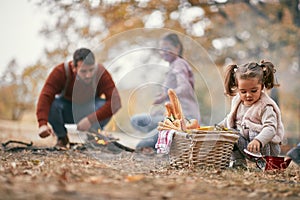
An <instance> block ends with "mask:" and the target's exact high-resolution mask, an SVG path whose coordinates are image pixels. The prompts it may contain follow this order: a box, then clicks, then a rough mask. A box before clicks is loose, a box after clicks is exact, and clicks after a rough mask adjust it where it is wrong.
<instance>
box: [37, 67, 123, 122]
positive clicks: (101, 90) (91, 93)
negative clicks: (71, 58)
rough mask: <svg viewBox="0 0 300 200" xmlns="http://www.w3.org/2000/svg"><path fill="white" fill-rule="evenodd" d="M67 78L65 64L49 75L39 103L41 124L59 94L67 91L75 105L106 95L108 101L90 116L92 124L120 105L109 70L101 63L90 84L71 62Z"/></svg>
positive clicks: (38, 115) (115, 110)
mask: <svg viewBox="0 0 300 200" xmlns="http://www.w3.org/2000/svg"><path fill="white" fill-rule="evenodd" d="M68 70H69V72H68V79H67V74H66V71H65V68H64V63H61V64H59V65H57V66H56V67H55V68H54V69H53V70H52V72H51V73H50V74H49V76H48V78H47V80H46V82H45V84H44V86H43V88H42V91H41V93H40V96H39V99H38V103H37V110H36V115H37V120H38V124H39V126H42V125H45V124H47V122H48V115H49V111H50V107H51V104H52V102H53V101H54V98H55V96H56V95H59V94H61V93H62V91H63V90H64V98H65V99H66V100H69V101H72V102H73V103H76V104H83V103H85V102H88V101H92V100H93V99H94V98H95V97H103V96H104V97H105V100H106V102H105V104H104V105H103V106H102V107H101V108H100V109H98V110H96V111H95V112H94V113H91V114H89V115H88V116H87V117H88V119H89V121H90V122H91V123H94V122H96V121H97V120H98V121H102V120H104V119H106V118H109V117H111V116H112V115H113V114H114V113H116V112H117V111H118V110H119V109H120V108H121V100H120V96H119V92H118V90H117V88H116V87H115V84H114V82H113V79H112V77H111V75H110V74H109V72H108V71H107V70H106V69H105V68H104V67H103V66H102V65H100V64H98V68H97V70H96V72H95V75H94V78H93V81H92V83H91V84H86V83H84V82H83V81H82V80H81V79H79V78H78V77H77V73H76V72H74V71H73V70H72V66H71V62H68Z"/></svg>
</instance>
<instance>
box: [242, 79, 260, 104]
mask: <svg viewBox="0 0 300 200" xmlns="http://www.w3.org/2000/svg"><path fill="white" fill-rule="evenodd" d="M237 81H238V92H239V95H240V97H241V100H242V102H243V103H244V105H245V106H251V105H252V104H254V103H255V102H256V101H258V100H259V98H260V95H261V92H262V84H261V83H259V81H258V78H249V79H238V80H237Z"/></svg>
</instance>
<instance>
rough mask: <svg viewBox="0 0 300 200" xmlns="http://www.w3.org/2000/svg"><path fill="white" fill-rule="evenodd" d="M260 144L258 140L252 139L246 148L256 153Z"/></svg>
mask: <svg viewBox="0 0 300 200" xmlns="http://www.w3.org/2000/svg"><path fill="white" fill-rule="evenodd" d="M260 146H261V143H260V141H258V140H256V139H254V140H252V141H251V142H250V143H249V144H248V147H247V149H248V151H250V152H253V153H258V152H260Z"/></svg>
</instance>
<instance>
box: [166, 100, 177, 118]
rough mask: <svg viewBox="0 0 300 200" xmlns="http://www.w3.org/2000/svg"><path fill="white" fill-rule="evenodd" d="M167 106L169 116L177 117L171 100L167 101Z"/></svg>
mask: <svg viewBox="0 0 300 200" xmlns="http://www.w3.org/2000/svg"><path fill="white" fill-rule="evenodd" d="M165 107H166V111H167V112H166V115H167V117H170V118H172V117H173V118H174V117H175V114H174V108H173V105H172V104H171V102H166V103H165Z"/></svg>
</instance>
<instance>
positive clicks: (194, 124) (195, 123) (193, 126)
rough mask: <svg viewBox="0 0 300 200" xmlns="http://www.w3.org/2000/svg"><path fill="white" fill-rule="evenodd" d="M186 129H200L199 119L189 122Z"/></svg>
mask: <svg viewBox="0 0 300 200" xmlns="http://www.w3.org/2000/svg"><path fill="white" fill-rule="evenodd" d="M186 128H187V129H196V128H200V125H199V123H198V120H197V119H190V120H188V121H187V123H186Z"/></svg>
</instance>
